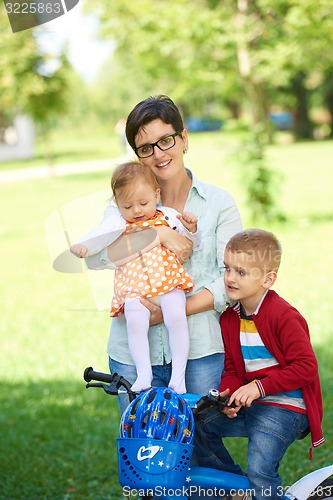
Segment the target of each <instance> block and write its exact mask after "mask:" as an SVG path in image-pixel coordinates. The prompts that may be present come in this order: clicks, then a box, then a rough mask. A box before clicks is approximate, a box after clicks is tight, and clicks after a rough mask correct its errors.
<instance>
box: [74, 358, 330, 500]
mask: <svg viewBox="0 0 333 500" xmlns="http://www.w3.org/2000/svg"><path fill="white" fill-rule="evenodd" d="M84 380H85V381H86V382H87V384H86V387H87V388H89V387H99V388H103V390H104V392H105V393H106V394H109V395H113V396H118V395H120V394H128V396H129V401H130V403H129V405H128V407H127V409H126V410H125V412H124V414H123V416H122V421H121V426H120V428H121V434H122V435H121V436H120V437H119V438H117V449H118V478H119V482H120V485H121V486H122V487H123V491H124V496H127V495H126V493H128V496H130V492H131V491H133V490H135V491H136V492H140V491H141V492H143V494H142V495H141V498H142V499H145V498H147V499H148V498H151V497H152V496H153V495H156V496H158V497H159V498H161V499H163V500H171V499H174V498H178V499H180V500H186V499H188V498H190V496H191V494H194V493H198V492H200V491H202V492H203V491H205V495H206V496H211V497H212V495H213V493H214V494H215V493H216V494H219V495H221V496H226V497H228V496H229V497H230V496H232V495H235V494H236V493H237V494H238V495H241V496H243V499H245V498H251V488H250V485H249V482H248V479H247V477H246V476H240V475H236V474H232V473H229V472H225V471H221V470H216V469H210V468H206V467H199V466H190V461H191V456H192V452H193V448H194V446H193V445H192V444H191V442H192V440H193V432H194V414H198V413H199V412H201V411H205V410H206V409H207V408H208V407H209V406H211V405H218V406H220V407H223V406H224V405H226V404H227V401H228V398H221V397H220V396H219V392H218V391H217V390H214V389H213V390H211V391H209V394H208V395H207V396H198V395H196V394H184V395H182V396H179V395H178V394H176V393H174V391H171V390H170V389H168V388H155V389H148V390H147V391H144V392H142V393H140V394H139V395H137V394H136V393H133V392H132V391H131V389H130V386H131V384H130V383H129V382H128V381H127V380H126V379H124V378H123V377H121V376H120V375H118V374H116V373H115V374H113V375H110V374H106V373H100V372H95V371H94V370H93V368H92V367H88V368H86V369H85V371H84ZM92 380H94V381H97V382H91V381H92ZM161 390H162V393H163V398H164V399H163V401H162V406H161V404H160V402H161V401H160V400H159V406H158V408H159V410H158V412H159V413H160V415H159V426H158V428H157V432H155V436H154V437H153V438H151V437H147V429H149V425H150V423H149V417H147V421H146V422H145V423H144V425H143V426H142V425H141V427H140V430H139V433H138V430H137V429H136V428H135V419H136V412H139V408H140V405H141V404H142V402H143V401H145V402H147V401H148V403H149V399H151V400H153V398H154V397H156V399H158V398H160V396H159V391H160V392H161ZM177 405H178V406H177ZM180 406H181V407H182V408H181V419H180V420H178V421H177V418H175V416H174V415H175V411H176V410H177V411H178V410H179V407H180ZM176 407H177V408H176ZM175 408H176V410H175ZM173 412H174V413H173ZM153 413H154V412H153ZM155 413H157V412H155ZM178 413H179V412H178ZM156 419H157V415H156ZM156 419H155V418H154V420H156ZM172 419H173V420H174V422H173V421H172ZM167 420H168V423H170V422H172V423H173V424H174V425H171V426H169V427H168V428H167V426H166V425H164V424H165V422H166V421H167ZM131 421H133V424H132V423H131ZM176 424H177V425H176ZM145 425H146V426H147V428H146V429H143V427H144V426H145ZM177 426H178V427H177ZM154 428H155V430H156V425H155V426H154ZM170 433H171V434H170ZM180 434H181V440H179V439H178V435H180ZM138 435H139V436H144V437H136V436H138ZM170 436H171V440H170ZM331 475H333V465H329V466H327V467H323V468H321V469H317V470H315V471H313V472H311V473H310V474H307V475H306V476H304V477H302V478H301V479H299V480H298V481H297V482H295V483H294V484H293V485H292V486H290V487H289V488H288V489H287V490H286V491H283V492H282V491H281V496H282V494H284V495H285V496H286V497H287V498H288V499H290V500H322V499H331V500H332V499H333V479H331V478H330V476H331ZM207 492H208V493H207Z"/></svg>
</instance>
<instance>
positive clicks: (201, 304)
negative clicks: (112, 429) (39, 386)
mask: <svg viewBox="0 0 333 500" xmlns="http://www.w3.org/2000/svg"><path fill="white" fill-rule="evenodd" d="M126 137H127V141H128V143H129V144H130V146H131V147H132V149H133V151H134V152H135V154H136V155H137V157H138V158H139V159H140V161H141V162H142V163H143V164H144V165H145V166H146V167H147V168H149V169H150V170H151V171H152V172H153V173H154V174H155V176H156V177H157V180H158V182H159V185H160V188H161V201H160V203H161V205H163V206H167V207H171V208H174V209H176V210H177V211H178V212H180V213H182V212H183V211H184V210H186V211H188V212H192V213H193V214H194V215H196V217H197V218H198V229H199V231H200V236H201V245H200V247H199V248H198V249H195V250H194V251H193V253H192V255H191V256H190V258H189V259H188V255H189V254H190V249H191V243H190V242H189V240H187V239H186V238H185V237H184V236H181V235H179V234H177V233H176V231H173V230H172V229H171V228H168V227H166V226H163V227H161V228H159V229H158V239H159V241H160V242H161V243H162V244H163V245H164V246H166V247H167V248H169V249H170V250H171V251H173V252H174V253H176V255H177V256H178V258H180V260H181V261H182V262H184V261H185V260H186V262H185V263H184V267H185V269H186V270H187V272H188V273H189V275H190V276H191V277H192V279H193V281H194V289H193V290H192V291H191V292H189V293H188V295H187V301H186V314H187V317H188V327H189V332H190V352H189V359H188V362H187V367H186V387H187V391H188V392H191V393H194V394H202V395H203V394H206V393H207V392H208V390H209V389H211V388H213V387H214V388H218V387H219V384H220V379H221V374H222V371H223V366H224V349H223V344H222V338H221V330H220V326H219V317H220V314H221V312H222V311H223V310H224V309H225V307H226V302H227V295H226V293H225V289H224V283H223V272H224V267H223V255H224V249H225V245H226V243H227V242H228V240H229V238H230V237H231V236H232V235H234V234H235V233H237V232H239V231H240V230H241V229H242V224H241V219H240V215H239V212H238V209H237V206H236V204H235V202H234V200H233V199H232V197H231V196H230V194H229V193H227V192H226V191H223V190H222V189H219V188H217V187H215V186H212V185H210V184H206V183H203V182H201V181H199V180H198V179H197V178H196V177H195V175H193V173H192V172H191V171H190V170H189V169H187V168H185V165H184V158H183V156H184V154H185V153H186V152H187V149H188V134H187V131H186V129H185V128H184V125H183V121H182V118H181V115H180V112H179V110H178V108H177V107H176V105H175V104H174V103H173V101H172V100H171V99H170V98H169V97H167V96H164V95H160V96H154V97H149V98H147V99H145V100H144V101H142V102H140V103H139V104H137V105H136V106H135V107H134V109H133V110H132V111H131V113H130V114H129V116H128V118H127V122H126ZM112 210H115V207H114V205H113V204H112V203H111V204H110V205H109V207H108V208H107V209H106V211H105V215H104V218H107V217H109V216H110V211H112ZM119 247H120V255H122V251H121V248H122V249H124V246H121V238H119V239H118V240H117V242H116V243H115V244H113V245H111V247H109V249H108V252H105V251H104V252H101V254H100V256H99V260H100V262H102V263H103V265H102V266H101V264H100V262H99V263H98V264H97V263H96V256H94V257H91V261H90V262H89V258H88V259H87V264H88V267H90V268H97V267H98V268H102V267H105V268H106V267H111V268H112V267H113V266H112V263H111V262H110V260H109V258H108V257H111V260H114V261H115V260H116V259H117V257H116V254H117V250H118V249H119ZM187 259H188V260H187ZM142 303H143V305H145V306H146V307H147V308H148V309H149V311H150V313H151V321H150V324H151V325H152V326H151V328H150V330H149V343H150V352H151V364H152V368H153V377H154V378H153V383H152V385H153V386H167V385H168V383H169V379H170V375H171V354H170V348H169V344H168V334H167V330H166V328H165V325H164V323H163V316H162V312H161V309H160V308H159V307H158V306H157V305H155V304H153V303H152V302H150V301H149V300H144V299H142ZM107 352H108V354H109V364H110V370H111V372H112V373H115V372H117V373H119V374H121V375H122V376H123V377H125V378H126V379H127V380H129V382H131V383H133V382H134V380H135V379H136V371H135V367H134V365H133V361H132V359H131V356H130V353H129V349H128V343H127V335H126V323H125V320H124V318H123V317H117V318H113V320H112V324H111V330H110V337H109V341H108V346H107ZM127 404H128V399H127V397H126V396H124V397H122V396H121V397H120V398H119V406H120V410H121V412H122V411H123V410H124V408H125V407H126V405H127Z"/></svg>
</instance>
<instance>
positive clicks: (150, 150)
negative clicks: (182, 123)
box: [134, 130, 182, 158]
mask: <svg viewBox="0 0 333 500" xmlns="http://www.w3.org/2000/svg"><path fill="white" fill-rule="evenodd" d="M181 133H182V130H177V132H174V133H173V134H170V135H167V136H166V137H162V139H160V140H159V141H157V142H154V143H153V144H145V145H144V146H140V147H138V148H135V149H134V151H135V154H136V155H137V156H138V157H139V158H148V157H149V156H153V154H154V148H155V146H157V147H158V149H160V150H161V151H167V150H168V149H171V148H173V147H174V145H175V144H176V137H177V135H180V134H181Z"/></svg>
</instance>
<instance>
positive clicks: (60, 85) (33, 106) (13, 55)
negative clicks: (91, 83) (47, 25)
mask: <svg viewBox="0 0 333 500" xmlns="http://www.w3.org/2000/svg"><path fill="white" fill-rule="evenodd" d="M0 32H1V37H0V116H1V115H2V116H3V119H4V120H5V122H10V119H11V118H12V117H13V116H14V115H15V114H17V113H25V114H29V115H31V116H32V117H33V118H34V120H35V121H36V122H39V123H44V124H45V123H46V122H48V121H49V120H50V119H52V118H53V117H54V116H56V115H58V114H59V113H60V114H61V113H62V112H63V111H64V110H65V108H66V106H67V104H68V95H67V76H68V71H69V65H68V61H67V59H66V57H65V55H64V54H59V55H52V54H50V53H45V52H43V51H42V50H41V47H40V45H39V43H38V39H37V38H36V33H37V32H35V31H34V30H25V31H22V32H18V33H14V34H13V33H12V32H11V30H10V26H9V22H8V20H7V19H6V16H5V15H4V13H3V12H2V11H1V12H0ZM52 63H53V64H54V63H55V64H56V66H52ZM51 67H52V68H53V69H52V70H50V68H51ZM54 68H56V69H54Z"/></svg>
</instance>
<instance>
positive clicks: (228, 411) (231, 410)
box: [220, 389, 242, 418]
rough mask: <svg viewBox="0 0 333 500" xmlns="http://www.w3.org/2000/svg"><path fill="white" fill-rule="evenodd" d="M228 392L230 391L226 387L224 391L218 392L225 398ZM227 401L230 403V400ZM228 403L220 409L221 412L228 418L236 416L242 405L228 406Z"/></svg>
mask: <svg viewBox="0 0 333 500" xmlns="http://www.w3.org/2000/svg"><path fill="white" fill-rule="evenodd" d="M229 392H230V390H229V389H226V390H225V391H223V392H220V397H221V398H225V397H226V396H229ZM229 403H230V400H229ZM229 403H228V404H227V406H225V407H224V408H223V410H221V411H222V413H224V414H225V415H227V417H228V418H235V417H237V413H238V412H239V410H240V409H241V408H242V406H236V407H230V406H228V405H229Z"/></svg>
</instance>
